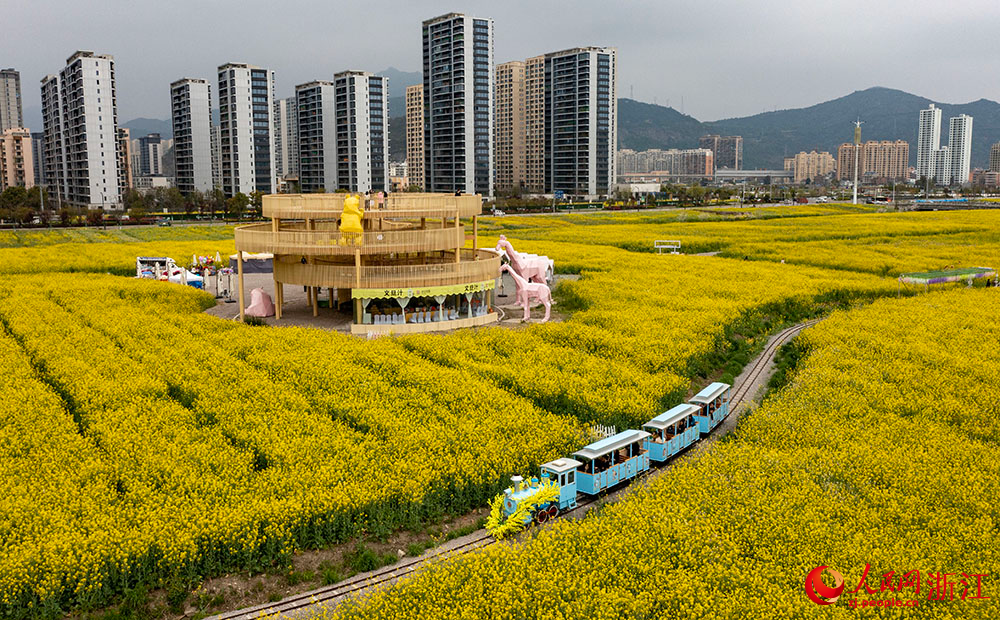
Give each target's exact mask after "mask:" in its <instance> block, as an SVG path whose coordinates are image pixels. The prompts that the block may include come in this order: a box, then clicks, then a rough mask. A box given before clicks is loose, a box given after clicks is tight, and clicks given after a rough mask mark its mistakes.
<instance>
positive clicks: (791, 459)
mask: <svg viewBox="0 0 1000 620" xmlns="http://www.w3.org/2000/svg"><path fill="white" fill-rule="evenodd" d="M997 301H998V293H997V292H996V290H995V289H972V290H961V289H959V290H951V291H948V292H943V293H931V294H928V295H925V296H918V297H914V298H909V299H903V300H896V299H889V300H883V301H878V302H876V303H874V304H872V305H870V306H868V307H866V308H863V309H858V310H852V311H848V312H837V313H834V315H833V316H832V317H830V318H828V319H826V320H825V321H823V322H821V323H820V324H819V325H817V326H816V327H814V328H812V329H810V330H808V331H806V332H804V333H803V335H802V338H804V341H805V344H806V346H807V347H808V349H809V354H808V356H807V357H806V359H805V360H804V362H803V363H802V366H801V368H800V372H799V374H798V375H797V378H796V379H795V380H794V382H793V383H792V384H791V385H789V386H787V387H786V388H785V389H784V390H783V391H781V392H780V393H778V394H777V396H776V397H774V398H771V399H769V400H768V401H767V402H765V404H764V405H763V407H761V408H760V409H759V410H758V411H756V412H754V413H753V414H752V415H751V416H750V417H749V418H748V419H746V420H744V421H743V422H742V423H741V426H740V429H739V431H738V432H737V435H736V438H735V440H734V441H728V442H722V443H719V444H716V445H715V446H714V447H713V449H712V450H709V451H706V452H703V453H701V454H700V456H699V457H698V458H695V459H692V460H689V461H687V462H683V463H680V464H677V465H675V466H674V467H673V468H672V469H671V470H670V471H668V472H665V473H664V474H663V475H662V476H659V477H657V478H655V479H653V480H652V481H651V482H650V483H648V485H646V486H644V487H641V488H639V489H637V490H636V491H635V492H634V493H632V494H630V495H629V496H628V497H627V498H626V499H624V500H622V501H620V502H618V503H617V504H614V505H610V506H607V507H605V508H604V509H603V510H602V511H601V513H600V514H599V515H598V516H592V517H589V518H587V519H584V520H583V521H580V522H577V521H560V522H557V523H556V524H554V525H553V526H552V527H549V528H547V529H545V530H544V531H542V532H541V533H539V534H538V535H537V537H535V538H533V539H529V540H527V541H525V542H522V543H518V544H512V545H507V544H499V545H494V546H492V547H490V548H488V549H487V550H485V551H483V552H481V553H477V554H473V555H472V556H468V557H465V558H462V559H460V560H457V561H452V562H447V563H445V564H444V565H442V566H437V567H434V568H431V569H429V570H427V571H425V572H423V573H420V574H418V575H416V576H414V577H411V578H409V579H408V580H407V581H406V582H404V583H403V584H402V585H399V586H397V587H395V588H394V589H391V590H389V591H386V592H383V593H380V594H378V595H375V596H372V597H370V598H368V599H366V600H365V601H363V602H362V603H359V604H354V605H351V606H348V607H346V608H341V609H340V610H338V612H337V613H333V614H323V615H324V616H327V617H329V616H332V617H334V618H337V619H338V620H339V619H346V618H404V617H405V618H441V617H449V618H484V617H505V618H687V617H697V618H702V617H711V618H804V617H808V618H855V617H857V615H858V614H864V615H865V616H867V617H871V616H875V617H886V618H895V617H906V618H934V619H939V618H945V619H947V618H955V619H958V618H962V619H965V618H983V619H990V618H996V617H998V615H1000V591H998V588H1000V586H998V581H997V576H996V569H997V567H998V566H1000V547H998V546H997V544H996V540H995V538H996V531H997V523H998V522H1000V514H998V512H997V510H998V509H997V502H996V487H997V484H998V480H1000V449H998V446H997V443H996V437H997V433H998V431H1000V422H998V420H1000V416H998V414H1000V408H998V406H997V402H996V399H995V398H994V395H993V392H994V390H993V386H995V385H997V384H998V382H1000V349H998V348H997V347H996V346H987V343H996V342H997V341H998V340H1000V322H998V321H997V318H996V307H997ZM820 565H828V566H830V567H832V568H834V569H835V570H838V571H839V572H841V573H842V574H843V575H844V577H845V584H846V587H845V590H844V593H843V594H842V595H841V598H840V601H839V602H838V603H837V604H836V605H831V606H829V607H819V606H817V605H816V604H815V603H813V602H811V601H810V600H809V599H808V598H807V597H806V595H805V592H804V582H805V577H806V575H807V573H808V572H809V571H811V570H812V569H813V568H815V567H817V566H820ZM866 567H867V568H868V575H867V577H864V574H865V570H866ZM911 571H919V575H920V578H919V584H920V585H919V587H917V586H915V585H914V586H910V587H906V588H902V589H901V590H900V591H896V590H899V586H900V578H901V577H902V576H903V575H904V574H905V573H910V572H911ZM888 573H894V576H892V577H890V578H889V580H888V581H887V580H886V579H885V578H884V575H886V574H888ZM976 575H980V577H978V578H977V577H976ZM863 577H864V581H862V579H863ZM977 581H978V582H980V583H981V585H982V588H981V589H977ZM946 582H947V583H950V584H951V585H950V586H947V585H944V584H945V583H946ZM883 584H888V585H892V587H893V588H894V589H893V590H890V589H886V588H884V587H883ZM865 586H868V588H871V591H872V593H869V591H868V590H867V589H866V588H865ZM859 588H860V589H859ZM854 590H857V592H856V593H852V591H854ZM984 597H988V598H984ZM892 599H900V600H906V601H911V600H912V601H916V603H917V604H916V607H915V608H907V609H905V610H902V613H901V610H900V609H898V608H868V609H852V608H851V604H852V601H854V604H856V605H859V606H860V605H863V604H864V603H863V601H867V600H892ZM941 599H943V600H941Z"/></svg>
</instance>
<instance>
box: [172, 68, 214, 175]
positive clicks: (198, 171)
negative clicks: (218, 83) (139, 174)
mask: <svg viewBox="0 0 1000 620" xmlns="http://www.w3.org/2000/svg"><path fill="white" fill-rule="evenodd" d="M211 91H212V88H211V85H210V84H209V83H208V80H201V79H195V78H184V79H181V80H177V81H176V82H174V83H173V84H171V85H170V108H171V120H172V123H173V129H174V176H175V178H176V185H177V189H179V190H180V191H181V193H182V194H185V195H186V194H190V193H191V192H194V191H199V192H210V191H211V190H212V104H211V100H212V98H211Z"/></svg>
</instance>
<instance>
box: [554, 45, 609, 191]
mask: <svg viewBox="0 0 1000 620" xmlns="http://www.w3.org/2000/svg"><path fill="white" fill-rule="evenodd" d="M615 56H616V52H615V48H612V47H581V48H574V49H569V50H564V51H561V52H553V53H551V54H546V55H545V187H546V189H547V190H548V191H550V192H559V191H562V192H564V193H565V194H567V195H576V196H583V197H585V198H586V199H588V200H591V199H594V198H597V197H598V196H602V195H603V196H606V195H608V194H609V193H610V192H611V190H612V189H613V187H614V183H615V168H616V160H615V148H616V147H617V143H618V136H617V133H618V99H617V93H616V77H615V75H616V67H615Z"/></svg>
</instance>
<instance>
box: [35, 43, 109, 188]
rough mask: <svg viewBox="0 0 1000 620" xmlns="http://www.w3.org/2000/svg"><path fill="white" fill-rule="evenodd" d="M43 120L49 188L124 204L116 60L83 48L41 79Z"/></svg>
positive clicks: (45, 163)
mask: <svg viewBox="0 0 1000 620" xmlns="http://www.w3.org/2000/svg"><path fill="white" fill-rule="evenodd" d="M42 119H43V125H44V133H45V147H44V150H45V152H44V154H43V157H44V158H45V161H44V165H45V170H46V174H47V175H48V176H49V177H50V181H49V183H50V184H51V185H50V188H51V189H52V190H53V191H54V192H57V193H58V196H59V197H61V198H62V199H63V200H65V201H66V202H69V203H71V204H76V205H80V206H88V207H99V206H105V207H111V206H115V205H119V204H121V193H122V191H123V189H124V188H123V187H122V186H121V183H120V180H121V179H123V178H125V175H119V170H118V168H119V157H118V151H119V148H120V147H119V141H118V115H117V110H116V103H115V61H114V59H113V58H112V57H111V56H107V55H96V54H94V53H93V52H88V51H79V52H76V53H75V54H73V55H72V56H70V57H69V59H67V61H66V67H65V68H64V69H63V70H62V71H60V72H59V75H48V76H46V77H45V78H43V79H42Z"/></svg>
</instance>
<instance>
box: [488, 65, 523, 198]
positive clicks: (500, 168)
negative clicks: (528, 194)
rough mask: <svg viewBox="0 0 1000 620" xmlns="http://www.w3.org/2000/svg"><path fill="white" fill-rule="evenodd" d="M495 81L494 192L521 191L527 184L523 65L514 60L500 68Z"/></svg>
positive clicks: (497, 70) (497, 68) (497, 67)
mask: <svg viewBox="0 0 1000 620" xmlns="http://www.w3.org/2000/svg"><path fill="white" fill-rule="evenodd" d="M494 81H495V91H494V92H495V94H494V96H493V105H494V106H495V109H496V113H495V114H494V120H493V166H494V169H495V173H496V179H495V182H494V189H495V190H496V191H497V192H502V191H511V190H515V191H519V190H521V189H522V188H523V187H524V181H525V178H524V164H525V161H524V160H525V144H524V141H525V127H524V121H525V114H524V112H525V110H524V105H525V98H524V62H523V61H520V60H514V61H511V62H505V63H503V64H499V65H497V66H496V77H495V80H494Z"/></svg>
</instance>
